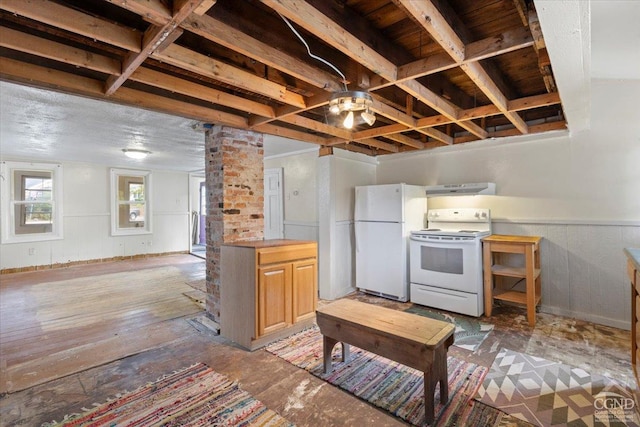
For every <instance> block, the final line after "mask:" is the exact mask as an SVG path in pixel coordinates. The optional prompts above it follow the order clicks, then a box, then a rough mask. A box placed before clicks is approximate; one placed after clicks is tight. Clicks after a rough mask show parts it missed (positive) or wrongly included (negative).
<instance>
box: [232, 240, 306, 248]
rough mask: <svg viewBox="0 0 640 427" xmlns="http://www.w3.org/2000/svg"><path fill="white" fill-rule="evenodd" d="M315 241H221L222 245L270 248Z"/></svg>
mask: <svg viewBox="0 0 640 427" xmlns="http://www.w3.org/2000/svg"><path fill="white" fill-rule="evenodd" d="M309 243H316V242H315V241H313V240H293V239H269V240H243V241H240V242H233V243H223V244H222V246H240V247H243V248H255V249H262V248H272V247H277V246H292V245H304V244H309Z"/></svg>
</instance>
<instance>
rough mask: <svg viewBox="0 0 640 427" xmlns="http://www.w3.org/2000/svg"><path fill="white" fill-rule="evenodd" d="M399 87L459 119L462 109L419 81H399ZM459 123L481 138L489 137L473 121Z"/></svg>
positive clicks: (435, 108)
mask: <svg viewBox="0 0 640 427" xmlns="http://www.w3.org/2000/svg"><path fill="white" fill-rule="evenodd" d="M398 87H400V88H402V89H403V90H404V91H406V92H408V93H409V94H411V95H413V96H415V97H416V98H418V99H420V100H422V102H425V103H426V104H427V105H429V106H430V107H431V108H433V109H434V110H436V111H437V112H439V113H440V114H442V115H444V116H445V117H447V118H449V119H451V120H452V121H454V122H456V121H457V120H458V116H459V114H460V111H461V110H460V109H459V108H458V107H456V106H454V105H452V104H450V103H449V102H447V100H446V99H444V98H441V97H439V96H437V95H436V94H435V93H433V92H431V91H430V90H429V89H427V88H426V87H424V86H423V85H421V84H419V83H418V82H417V81H415V80H408V81H406V82H403V83H399V84H398ZM458 124H459V125H460V126H462V127H463V128H464V129H466V130H468V131H469V132H471V133H472V134H474V135H476V136H477V137H479V138H481V139H483V138H486V137H487V131H485V130H484V129H482V128H481V127H480V126H478V125H477V124H475V123H473V122H469V121H466V122H460V123H458Z"/></svg>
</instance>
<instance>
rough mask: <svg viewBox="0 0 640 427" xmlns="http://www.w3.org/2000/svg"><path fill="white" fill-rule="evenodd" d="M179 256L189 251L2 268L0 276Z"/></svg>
mask: <svg viewBox="0 0 640 427" xmlns="http://www.w3.org/2000/svg"><path fill="white" fill-rule="evenodd" d="M179 254H189V251H177V252H159V253H154V254H137V255H129V256H117V257H111V258H97V259H87V260H81V261H69V262H60V263H55V264H45V265H31V266H28V267H17V268H4V269H2V270H0V275H3V274H13V273H26V272H30V271H42V270H54V269H57V268H67V267H74V266H76V265H87V264H100V263H103V262H116V261H133V260H136V259H146V258H156V257H162V256H169V255H179Z"/></svg>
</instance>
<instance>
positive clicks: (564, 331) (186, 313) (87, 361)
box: [0, 255, 635, 426]
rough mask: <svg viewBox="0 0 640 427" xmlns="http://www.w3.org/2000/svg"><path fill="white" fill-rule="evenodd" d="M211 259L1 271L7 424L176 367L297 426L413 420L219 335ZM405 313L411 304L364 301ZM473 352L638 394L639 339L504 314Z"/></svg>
mask: <svg viewBox="0 0 640 427" xmlns="http://www.w3.org/2000/svg"><path fill="white" fill-rule="evenodd" d="M204 278H205V263H204V260H202V259H200V258H198V257H195V256H191V255H172V256H167V257H159V258H149V259H144V260H136V261H123V262H114V263H104V264H92V265H86V266H76V267H70V268H65V269H59V270H47V271H37V272H29V273H16V274H8V275H3V276H0V372H1V378H0V387H1V393H2V396H1V397H0V425H2V426H24V425H29V426H38V425H41V424H42V423H44V422H49V421H52V420H54V419H55V420H60V419H62V417H64V415H67V414H71V413H74V412H79V411H81V410H82V408H83V407H85V408H88V407H90V406H91V405H93V404H94V403H96V402H97V403H101V402H105V401H106V400H107V399H108V398H110V397H113V396H114V395H115V394H117V393H120V392H123V391H126V390H132V389H135V388H137V387H138V386H140V385H143V384H145V383H146V382H149V381H154V380H156V379H157V378H158V377H160V376H162V375H163V374H166V373H168V372H172V371H174V370H176V369H180V368H182V367H185V366H188V365H191V364H193V363H195V362H203V363H206V364H207V365H209V366H211V367H212V368H213V369H215V370H216V371H217V372H220V373H222V374H224V375H227V376H228V377H230V378H232V379H236V380H238V381H239V382H240V385H241V387H242V388H244V389H245V390H247V391H248V392H249V393H251V394H252V395H253V396H254V397H256V398H257V399H260V400H262V401H263V402H264V403H265V404H266V405H267V406H268V407H270V408H271V409H274V410H276V411H278V412H279V413H280V414H282V415H283V416H285V417H286V418H288V419H289V420H291V421H292V422H294V423H296V424H297V425H299V426H320V425H322V426H332V425H334V426H345V425H376V426H399V425H404V423H402V422H400V421H399V420H398V419H396V418H394V417H392V416H389V415H388V414H386V413H385V412H383V411H380V410H378V409H376V408H374V407H371V406H370V405H368V404H366V403H364V402H362V401H360V400H359V399H357V398H355V397H353V396H351V395H349V394H347V393H344V392H343V391H341V390H340V389H337V388H336V387H333V386H330V385H328V384H327V383H325V382H324V381H321V380H319V379H318V378H315V377H313V376H312V375H310V374H308V373H307V372H305V371H303V370H301V369H298V368H296V367H294V366H293V365H291V364H289V363H287V362H285V361H283V360H281V359H278V358H277V357H275V356H273V355H271V354H269V353H267V352H266V351H263V350H257V351H254V352H248V351H245V350H242V349H240V348H238V347H237V346H235V345H234V344H233V343H230V342H228V341H227V340H225V339H224V338H222V337H219V336H216V335H214V334H213V333H212V332H211V331H210V330H208V329H206V328H204V327H202V326H201V323H199V322H198V321H197V320H198V319H202V318H203V309H202V304H201V303H199V302H198V301H199V300H201V297H202V289H203V283H204ZM350 297H351V298H355V299H359V300H362V301H365V302H369V303H374V304H379V305H383V306H387V307H391V308H396V309H404V308H407V307H409V306H410V305H411V304H408V303H407V304H402V303H396V302H393V301H389V300H385V299H381V298H376V297H371V296H367V295H363V294H354V295H352V296H350ZM482 320H483V321H485V322H488V323H493V324H494V325H495V330H494V331H493V332H492V333H491V334H489V336H488V338H487V339H486V340H485V342H484V343H483V344H482V345H481V347H480V348H479V349H478V350H477V351H476V352H475V353H471V352H470V351H467V350H463V349H460V348H457V347H451V348H450V350H449V354H451V355H454V356H456V357H459V358H463V359H466V360H470V361H473V362H475V363H480V364H483V365H485V366H490V365H491V363H492V362H493V358H494V357H495V355H496V353H497V351H498V350H499V349H500V348H501V347H507V348H510V349H512V350H515V351H521V352H526V353H529V354H533V355H537V356H540V357H545V358H548V359H552V360H557V361H560V362H563V363H568V364H571V365H574V366H580V367H582V368H584V369H586V370H590V371H591V372H593V373H601V374H604V375H608V376H613V377H615V378H617V379H619V380H620V381H622V382H623V383H626V384H628V385H630V386H632V387H635V380H634V378H633V372H632V370H631V367H630V362H629V359H630V357H629V351H630V350H629V348H628V347H629V332H628V331H621V330H618V329H615V328H608V327H605V326H600V325H594V324H591V323H588V322H582V321H577V320H574V319H566V318H561V317H557V316H551V315H548V314H544V313H541V314H540V315H539V316H538V321H537V324H536V327H535V328H531V327H529V326H528V325H527V322H526V318H525V313H524V310H519V309H513V308H509V307H499V308H497V309H496V310H495V312H494V316H492V317H491V318H490V319H487V318H484V319H482Z"/></svg>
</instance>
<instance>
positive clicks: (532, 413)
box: [475, 349, 638, 426]
mask: <svg viewBox="0 0 640 427" xmlns="http://www.w3.org/2000/svg"><path fill="white" fill-rule="evenodd" d="M475 398H476V399H477V400H479V401H480V402H482V403H484V404H487V405H491V406H493V407H495V408H498V409H500V410H502V411H504V412H506V413H508V414H511V415H513V416H514V417H517V418H520V419H522V420H526V421H528V422H530V423H533V424H535V425H539V426H560V425H568V426H638V413H637V406H636V403H635V401H634V399H633V395H632V393H631V392H630V391H629V390H627V389H626V388H624V387H622V386H621V385H619V384H618V383H617V382H616V381H615V380H612V379H610V378H607V377H604V376H601V375H591V374H589V373H588V372H586V371H584V370H582V369H580V368H575V367H571V366H568V365H564V364H562V363H558V362H552V361H549V360H546V359H543V358H540V357H534V356H529V355H527V354H524V353H518V352H515V351H511V350H506V349H503V350H501V351H500V353H498V355H497V356H496V358H495V361H494V362H493V365H492V366H491V370H490V371H489V373H488V374H487V376H486V377H485V379H484V382H483V383H482V385H481V387H480V388H479V389H478V394H477V395H476V397H475Z"/></svg>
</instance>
